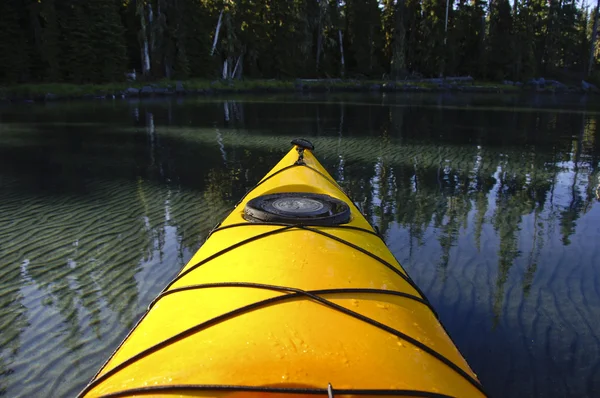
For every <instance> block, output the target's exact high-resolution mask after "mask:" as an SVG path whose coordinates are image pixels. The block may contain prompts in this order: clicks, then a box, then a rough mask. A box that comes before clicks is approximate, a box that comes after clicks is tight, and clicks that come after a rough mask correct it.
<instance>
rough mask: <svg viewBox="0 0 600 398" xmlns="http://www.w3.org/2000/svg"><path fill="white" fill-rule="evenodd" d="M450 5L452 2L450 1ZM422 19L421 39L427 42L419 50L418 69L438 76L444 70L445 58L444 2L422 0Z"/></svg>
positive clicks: (426, 73) (427, 74)
mask: <svg viewBox="0 0 600 398" xmlns="http://www.w3.org/2000/svg"><path fill="white" fill-rule="evenodd" d="M450 3H451V4H450V7H452V2H450ZM422 7H423V19H422V20H421V24H420V27H419V28H420V31H421V40H422V42H425V43H427V45H426V46H422V49H421V52H420V70H421V72H422V73H423V74H424V75H426V76H439V75H442V74H443V72H444V63H445V58H446V46H445V45H444V37H445V31H444V29H445V26H444V23H445V18H446V3H445V2H441V1H437V0H423V3H422Z"/></svg>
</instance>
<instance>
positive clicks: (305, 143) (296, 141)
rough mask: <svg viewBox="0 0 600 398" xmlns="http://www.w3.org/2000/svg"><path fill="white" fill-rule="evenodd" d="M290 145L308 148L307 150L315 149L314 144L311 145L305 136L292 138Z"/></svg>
mask: <svg viewBox="0 0 600 398" xmlns="http://www.w3.org/2000/svg"><path fill="white" fill-rule="evenodd" d="M292 145H296V146H297V147H299V148H302V149H308V150H309V151H314V150H315V146H314V145H313V143H312V142H310V141H309V140H307V139H305V138H295V139H293V140H292Z"/></svg>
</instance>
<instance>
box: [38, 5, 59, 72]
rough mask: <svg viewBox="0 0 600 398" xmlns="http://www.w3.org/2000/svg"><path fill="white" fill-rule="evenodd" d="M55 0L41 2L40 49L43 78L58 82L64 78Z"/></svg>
mask: <svg viewBox="0 0 600 398" xmlns="http://www.w3.org/2000/svg"><path fill="white" fill-rule="evenodd" d="M54 1H55V0H45V1H43V2H41V3H39V4H40V7H41V8H40V19H41V25H42V43H41V48H40V49H39V51H40V54H41V58H42V61H43V65H44V73H43V78H44V80H46V81H50V82H58V81H60V80H61V79H62V75H61V67H60V58H61V56H62V54H61V52H60V28H59V25H58V17H57V15H56V9H55V7H54Z"/></svg>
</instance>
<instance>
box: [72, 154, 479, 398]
mask: <svg viewBox="0 0 600 398" xmlns="http://www.w3.org/2000/svg"><path fill="white" fill-rule="evenodd" d="M283 192H302V193H314V194H325V195H328V196H331V197H333V198H336V199H339V200H341V201H343V202H344V203H346V204H347V206H348V207H349V209H350V220H349V222H347V223H344V224H336V225H330V226H324V225H305V224H294V223H285V222H256V221H249V220H248V217H245V213H244V209H245V206H246V205H247V203H248V202H249V201H250V200H252V199H253V198H257V197H260V196H263V195H268V194H274V193H283ZM149 394H150V395H161V394H164V395H165V396H205V397H211V396H214V397H216V396H225V395H231V394H234V395H243V396H245V397H246V396H255V395H260V396H267V397H273V396H276V395H277V396H279V395H281V396H286V397H289V396H293V395H314V394H322V395H327V394H329V395H330V396H331V395H333V394H335V395H357V396H359V395H360V396H365V395H369V396H380V395H388V396H389V395H392V396H423V397H434V396H435V397H441V396H465V397H471V396H473V397H479V396H484V395H485V394H484V392H483V389H482V387H481V385H480V384H479V381H478V380H477V378H476V375H475V374H474V373H473V371H472V370H471V369H470V368H469V366H468V364H467V362H466V361H465V360H464V358H463V357H462V355H461V354H460V352H459V351H458V349H457V348H456V346H455V345H454V344H453V342H452V341H451V339H450V338H449V336H448V334H447V333H446V331H445V330H444V328H443V326H442V325H441V323H440V322H439V321H438V319H437V316H436V314H435V311H434V310H433V308H432V307H431V306H430V304H429V302H428V301H427V299H426V298H425V296H424V295H423V293H422V292H421V291H420V289H419V288H418V287H417V286H416V284H414V282H413V281H412V280H411V279H410V278H409V276H408V275H407V273H406V271H405V270H404V269H403V268H402V267H401V266H400V264H399V263H398V262H397V260H396V259H395V258H394V256H393V255H392V253H391V252H390V251H389V249H388V248H387V246H386V245H385V242H384V241H383V240H382V239H381V237H379V236H378V234H377V233H376V231H375V230H374V229H373V228H372V227H371V225H370V224H369V223H368V222H367V220H366V219H365V218H364V217H363V216H362V214H361V213H360V211H359V210H358V208H357V207H356V206H355V205H354V204H353V203H352V201H351V200H350V199H349V198H348V197H347V196H346V194H345V193H344V192H343V191H342V189H341V188H340V187H339V186H338V184H337V183H336V182H335V181H334V180H333V179H332V178H331V176H330V175H329V174H328V173H327V171H326V170H325V169H324V168H323V167H322V166H321V164H320V163H319V162H318V161H317V159H316V158H315V157H314V155H313V154H312V152H311V151H310V150H304V149H303V148H302V147H300V146H297V147H296V148H294V149H292V150H290V151H289V152H288V154H287V155H286V156H285V157H284V158H283V159H282V160H281V161H280V162H279V163H278V164H277V165H276V166H275V167H274V168H273V169H272V170H271V171H270V172H269V173H268V174H267V175H266V176H265V177H264V178H263V179H262V180H261V181H260V182H259V183H258V184H257V186H256V187H255V188H253V189H252V190H251V191H249V192H248V194H247V195H246V196H245V197H244V198H243V199H242V200H241V201H240V203H239V204H238V205H237V206H236V208H235V209H234V210H233V211H232V212H231V213H230V214H229V216H227V217H226V219H225V220H224V221H223V222H222V223H221V224H220V225H219V226H218V227H217V228H215V229H214V230H213V231H212V232H211V234H210V236H209V238H208V239H207V241H206V242H205V243H204V244H203V245H202V247H201V248H200V249H199V250H198V252H197V253H196V254H195V255H194V256H193V257H192V259H191V260H190V261H189V262H188V263H187V265H186V266H185V267H184V268H183V269H182V270H181V271H180V273H179V274H178V276H177V277H176V278H175V279H174V280H173V281H171V282H170V283H169V284H168V285H167V287H166V288H165V289H164V290H163V292H162V293H161V294H160V295H159V296H158V297H157V298H156V299H155V300H154V301H153V302H152V304H151V305H150V307H149V310H148V311H147V312H146V313H145V315H144V316H143V318H142V319H141V320H140V322H138V324H137V325H136V326H135V327H134V328H133V329H132V331H131V332H130V334H129V335H128V336H127V337H126V339H125V340H124V341H123V343H122V344H121V345H120V346H119V347H118V349H117V350H116V351H115V353H113V355H112V356H111V357H110V358H109V359H108V360H107V362H106V363H105V365H104V366H103V367H102V369H101V370H100V371H99V373H98V374H97V375H96V376H95V377H94V379H93V380H92V381H91V382H90V384H89V385H88V386H87V387H86V388H85V389H84V390H83V391H82V393H81V396H133V395H145V396H147V395H149ZM290 394H291V395H290Z"/></svg>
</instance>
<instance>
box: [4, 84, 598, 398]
mask: <svg viewBox="0 0 600 398" xmlns="http://www.w3.org/2000/svg"><path fill="white" fill-rule="evenodd" d="M596 101H597V100H596ZM599 105H600V104H599V103H597V102H593V100H592V99H582V98H579V97H576V98H566V97H565V98H555V97H552V96H545V97H534V98H518V97H509V96H503V97H496V96H493V95H483V96H470V95H460V96H454V95H432V94H402V95H383V96H382V95H379V94H377V95H337V96H334V95H330V96H314V95H313V96H303V97H297V96H292V95H277V96H260V97H230V98H226V99H220V98H187V99H185V100H181V99H179V100H177V99H172V100H171V99H161V100H147V101H133V102H127V101H125V100H117V101H110V100H109V101H99V102H74V103H54V104H47V105H25V104H23V105H11V106H3V107H0V330H1V334H0V395H5V396H7V397H8V396H10V397H18V396H22V397H26V396H55V397H58V396H66V397H69V396H74V395H76V394H77V392H78V391H79V390H80V389H81V388H82V387H83V386H84V385H85V384H86V383H87V381H88V380H89V379H90V378H91V377H92V376H93V374H94V373H95V371H96V370H97V369H98V368H99V367H100V366H101V364H102V363H103V362H104V360H105V359H106V358H107V356H108V355H109V354H110V353H111V352H112V350H113V349H114V348H115V347H116V346H117V344H118V343H119V342H120V340H121V339H122V338H123V337H124V336H125V334H126V333H127V331H128V330H129V329H130V328H131V327H132V326H133V325H134V323H135V322H136V320H137V319H138V318H139V316H140V315H141V314H142V313H143V311H144V309H145V307H146V306H147V305H148V304H149V302H150V301H151V300H152V299H153V298H154V297H155V296H156V295H157V294H158V293H159V292H160V290H161V289H162V288H163V287H164V286H165V285H166V283H167V282H168V281H169V280H170V279H171V278H173V277H174V276H175V275H176V274H177V272H178V271H179V269H180V268H181V267H182V266H183V265H184V263H185V262H186V261H187V260H188V259H189V258H190V257H191V255H192V254H193V253H194V252H195V251H196V250H197V249H198V248H199V247H200V245H201V244H202V242H203V240H204V239H205V238H206V235H207V233H208V231H209V230H210V229H211V228H212V227H213V226H214V225H215V224H216V223H217V222H219V221H220V220H221V219H222V218H223V217H224V216H225V215H226V214H227V213H228V212H229V211H230V210H231V208H232V206H233V205H234V204H235V203H236V202H237V201H238V200H239V199H240V198H241V196H242V195H243V194H244V192H245V191H246V190H247V189H248V188H249V187H251V186H252V185H254V184H255V183H256V182H257V181H258V180H259V179H260V178H261V177H262V176H263V175H264V174H265V173H266V172H267V171H268V170H269V169H270V168H271V167H272V166H273V165H274V164H275V162H276V161H278V160H279V158H280V157H281V156H282V155H283V154H284V153H285V152H286V151H287V150H288V149H289V147H290V146H289V142H290V140H291V139H292V138H295V137H298V136H300V137H306V138H309V139H311V140H312V141H313V142H314V144H315V146H316V155H317V156H318V158H319V159H320V160H321V161H322V163H323V164H324V166H325V167H326V168H327V169H328V170H329V171H330V173H331V174H332V176H333V177H334V178H335V179H336V180H337V181H338V182H340V184H341V185H342V186H343V187H344V188H345V189H346V190H347V192H348V193H349V195H350V196H351V197H352V198H353V199H354V201H355V202H357V204H358V205H359V206H360V207H361V209H362V211H363V212H364V213H365V214H366V216H367V217H368V219H369V220H370V221H371V222H372V223H373V224H374V225H376V226H378V227H379V229H380V231H381V232H382V233H383V234H384V236H385V239H386V242H387V243H388V245H389V247H390V249H391V250H392V252H393V253H394V255H395V256H396V257H397V258H398V260H399V261H400V262H401V263H402V264H403V266H404V267H405V268H406V269H407V271H408V272H409V274H410V275H411V276H412V277H413V279H414V280H415V281H416V283H417V284H418V285H419V286H420V287H421V288H422V289H423V290H424V292H425V293H426V295H427V296H428V298H429V300H430V301H431V302H432V304H433V305H434V307H436V309H437V311H438V313H439V315H440V318H441V320H442V322H443V323H444V325H445V326H446V328H447V329H448V331H449V333H450V334H451V336H452V337H453V339H454V340H455V342H456V344H457V345H458V347H459V349H460V350H461V351H462V352H463V354H464V356H465V357H466V359H467V360H468V361H469V363H470V365H471V367H472V368H473V370H474V371H475V372H476V373H477V374H478V376H479V377H480V379H481V381H482V383H483V384H484V386H485V387H486V389H487V390H488V392H489V393H490V395H491V396H494V397H508V396H511V397H530V396H536V397H565V396H575V397H593V396H600V245H599V240H600V239H599V238H600V201H599V200H600V199H599V198H600V106H599Z"/></svg>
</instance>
